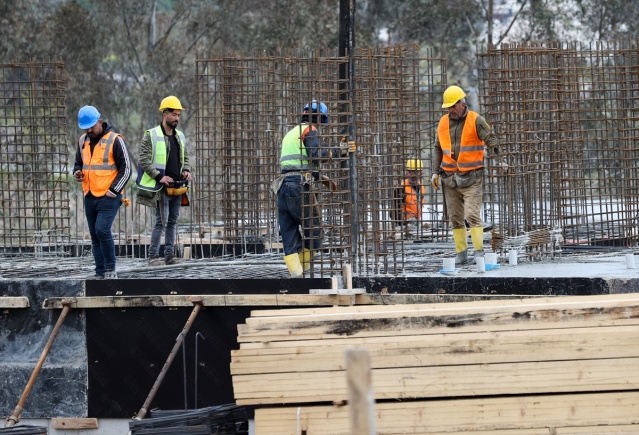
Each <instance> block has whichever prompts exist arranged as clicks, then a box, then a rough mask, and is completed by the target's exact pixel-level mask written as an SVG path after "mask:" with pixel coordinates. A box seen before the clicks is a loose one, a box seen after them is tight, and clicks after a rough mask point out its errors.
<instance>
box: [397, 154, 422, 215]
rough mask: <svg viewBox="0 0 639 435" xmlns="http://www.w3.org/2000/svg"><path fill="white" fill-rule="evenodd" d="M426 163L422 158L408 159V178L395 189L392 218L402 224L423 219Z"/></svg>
mask: <svg viewBox="0 0 639 435" xmlns="http://www.w3.org/2000/svg"><path fill="white" fill-rule="evenodd" d="M423 170H424V165H423V163H422V161H421V160H418V159H408V160H407V161H406V178H405V179H404V180H403V181H402V183H401V185H399V186H397V188H396V189H395V190H394V191H393V207H392V208H391V210H390V215H391V220H393V221H395V222H396V223H398V224H400V225H402V224H406V223H413V222H415V221H419V220H421V219H422V206H423V205H424V200H425V194H426V188H425V186H424V184H423V183H422V176H423Z"/></svg>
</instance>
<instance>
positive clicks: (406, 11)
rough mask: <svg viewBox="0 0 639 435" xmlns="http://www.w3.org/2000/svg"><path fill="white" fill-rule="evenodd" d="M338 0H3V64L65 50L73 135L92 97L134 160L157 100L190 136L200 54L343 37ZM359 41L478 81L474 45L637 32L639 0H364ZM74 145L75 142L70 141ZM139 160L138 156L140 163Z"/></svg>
mask: <svg viewBox="0 0 639 435" xmlns="http://www.w3.org/2000/svg"><path fill="white" fill-rule="evenodd" d="M339 2H340V0H321V1H315V2H310V1H302V0H241V1H238V0H181V1H175V0H3V1H2V2H0V55H1V56H2V59H3V63H12V62H24V61H31V60H34V61H48V60H62V61H63V62H64V65H65V70H66V75H67V78H66V80H67V82H66V87H67V99H66V108H67V119H68V130H69V131H68V137H69V142H70V143H71V144H73V143H75V140H77V137H78V136H79V134H80V131H79V129H78V128H77V111H78V109H79V108H80V107H82V106H83V105H85V104H91V105H94V106H96V107H97V108H98V110H100V112H101V113H102V115H103V118H104V119H106V120H107V121H108V122H110V123H112V124H113V125H114V126H115V127H116V129H117V130H119V131H120V132H122V133H123V134H124V135H125V137H126V138H127V142H128V144H129V148H130V152H131V157H132V158H133V160H134V161H135V160H136V158H137V149H138V144H139V141H140V140H141V138H142V133H143V131H144V130H145V129H147V128H150V127H152V126H153V125H156V124H157V123H158V122H159V120H160V116H159V112H158V105H159V102H160V100H161V99H162V98H163V97H165V96H167V95H176V96H177V97H178V98H180V100H181V101H182V104H183V105H184V107H185V108H187V110H186V111H185V113H184V116H183V117H182V119H181V128H182V129H183V130H185V131H186V134H187V137H188V136H189V131H188V130H189V129H188V124H189V117H190V116H191V115H192V111H190V110H188V109H189V108H190V107H193V102H194V88H195V86H194V77H195V62H194V61H195V59H197V58H214V57H220V56H223V55H224V54H225V53H229V52H234V53H251V52H257V51H266V52H270V51H277V50H282V49H286V50H289V49H295V48H313V49H315V48H331V49H335V50H337V47H338V31H339V29H338V24H339V22H338V11H339ZM356 5H357V16H356V18H355V25H356V46H357V47H377V46H383V45H388V44H399V43H407V42H413V43H417V44H419V45H420V46H422V47H428V48H432V49H434V50H436V53H438V54H439V55H440V56H445V57H446V58H447V60H448V82H449V83H457V84H460V85H462V86H464V87H467V88H469V89H473V88H475V86H476V80H475V66H474V65H475V50H476V46H477V44H499V43H502V42H524V41H545V40H565V41H568V40H581V41H588V40H593V41H595V40H611V39H616V38H621V37H633V38H634V37H636V36H637V28H638V27H639V25H638V23H639V2H638V3H634V2H628V1H624V2H622V1H621V0H470V1H468V0H449V1H446V2H441V1H437V0H357V1H356ZM70 149H71V150H72V149H74V148H72V147H70ZM136 163H137V162H136Z"/></svg>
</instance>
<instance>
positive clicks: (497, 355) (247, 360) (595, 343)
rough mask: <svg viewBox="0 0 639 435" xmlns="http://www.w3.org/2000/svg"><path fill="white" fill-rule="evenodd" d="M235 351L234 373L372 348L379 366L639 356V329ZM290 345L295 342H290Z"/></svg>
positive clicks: (311, 363)
mask: <svg viewBox="0 0 639 435" xmlns="http://www.w3.org/2000/svg"><path fill="white" fill-rule="evenodd" d="M276 344H277V345H279V346H277V347H273V346H270V344H266V345H265V346H264V347H262V348H257V349H244V348H241V349H239V350H232V351H231V374H232V375H241V374H254V373H280V372H296V373H302V372H314V371H317V372H323V371H331V370H342V369H343V368H344V365H343V355H344V352H346V351H347V350H349V349H356V348H357V349H366V350H367V351H369V352H370V353H371V358H372V365H373V368H375V369H381V368H397V367H415V366H418V367H422V366H432V365H446V364H451V363H452V362H454V364H489V363H505V362H527V361H556V360H577V359H597V358H600V357H601V356H602V355H605V356H606V357H607V358H628V357H639V327H638V326H634V325H632V326H612V327H592V328H572V329H557V330H555V329H551V330H532V331H503V332H499V333H495V332H477V333H468V334H438V335H430V336H420V335H412V336H404V337H396V338H395V339H394V340H392V341H389V340H388V339H387V337H371V338H363V339H358V340H351V339H346V338H341V339H331V340H326V341H324V340H319V341H318V340H308V341H300V342H276ZM285 344H289V346H286V347H285V346H284V345H285Z"/></svg>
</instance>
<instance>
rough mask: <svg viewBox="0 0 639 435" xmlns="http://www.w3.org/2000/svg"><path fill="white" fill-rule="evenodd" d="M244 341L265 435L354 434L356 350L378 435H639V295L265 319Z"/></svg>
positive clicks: (243, 399)
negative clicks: (349, 358)
mask: <svg viewBox="0 0 639 435" xmlns="http://www.w3.org/2000/svg"><path fill="white" fill-rule="evenodd" d="M238 342H239V343H240V348H239V350H236V351H233V353H232V361H231V373H232V375H233V388H234V393H235V398H236V402H237V404H238V405H257V406H259V408H258V409H257V410H256V412H255V434H256V435H267V434H273V435H286V434H295V435H300V434H308V435H318V434H326V435H340V434H344V435H346V434H349V430H350V426H349V410H348V405H344V406H339V404H340V403H342V404H343V403H344V402H345V401H346V400H347V398H348V391H347V381H346V373H345V359H344V352H345V351H346V350H350V349H366V350H367V351H368V352H369V353H370V357H371V368H372V374H371V375H372V383H373V390H374V394H375V401H376V402H375V427H376V431H377V433H378V434H444V433H446V434H455V433H465V432H473V433H474V434H498V435H504V434H512V435H515V434H517V435H524V434H526V435H528V434H562V435H566V434H617V435H619V434H637V433H639V294H638V293H633V294H625V295H603V296H580V297H557V298H538V299H513V300H499V301H477V302H462V303H446V304H428V305H391V306H354V307H333V308H311V309H282V310H264V311H256V312H253V313H252V315H251V317H250V318H248V319H247V320H246V324H242V325H239V326H238ZM283 405H284V406H283Z"/></svg>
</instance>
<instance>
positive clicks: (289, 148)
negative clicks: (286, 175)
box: [280, 124, 317, 172]
mask: <svg viewBox="0 0 639 435" xmlns="http://www.w3.org/2000/svg"><path fill="white" fill-rule="evenodd" d="M314 130H317V129H316V128H315V127H313V126H311V125H308V124H301V125H298V126H296V127H295V128H293V129H292V130H291V131H289V132H288V133H286V136H284V139H282V152H281V154H280V165H281V167H282V172H290V171H308V170H309V169H310V168H309V160H308V153H307V152H306V147H305V146H304V138H305V137H306V134H307V133H308V132H309V131H314Z"/></svg>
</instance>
